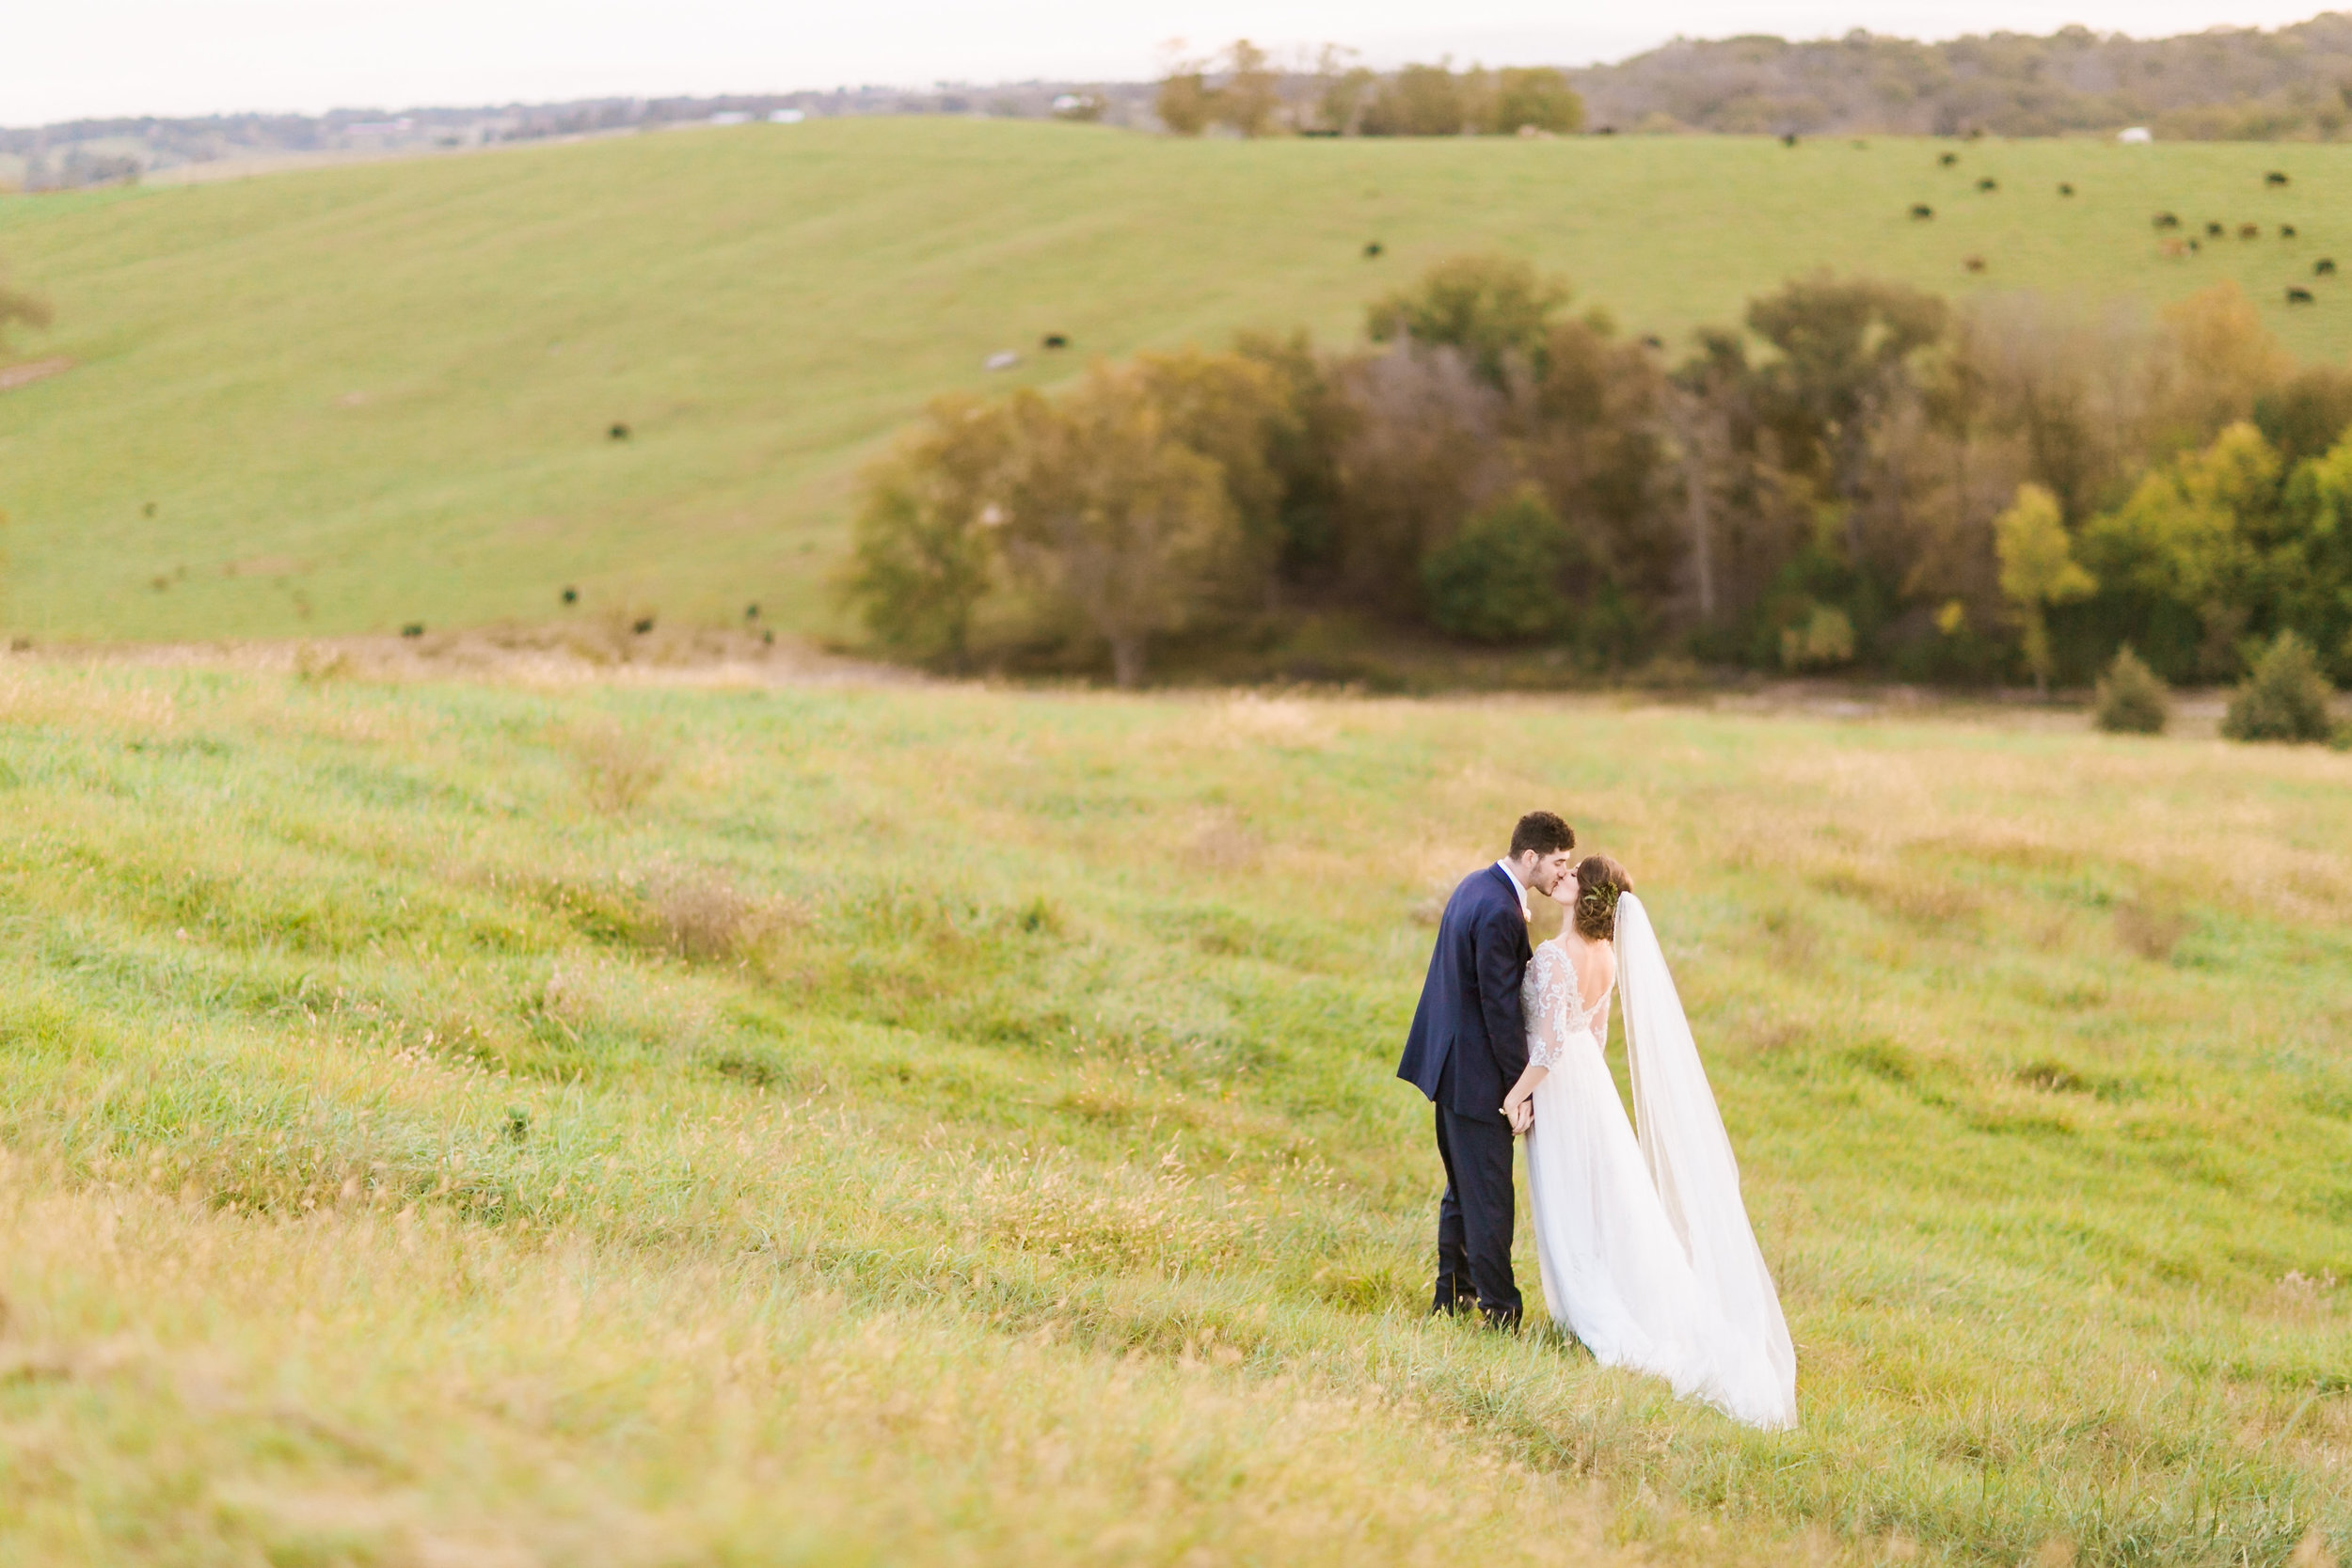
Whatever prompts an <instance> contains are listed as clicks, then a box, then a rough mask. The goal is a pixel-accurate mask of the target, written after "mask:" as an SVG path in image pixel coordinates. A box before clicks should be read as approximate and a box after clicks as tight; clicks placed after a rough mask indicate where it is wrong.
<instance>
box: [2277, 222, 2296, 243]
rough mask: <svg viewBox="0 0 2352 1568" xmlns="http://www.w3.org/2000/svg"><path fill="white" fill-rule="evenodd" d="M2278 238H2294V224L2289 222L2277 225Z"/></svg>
mask: <svg viewBox="0 0 2352 1568" xmlns="http://www.w3.org/2000/svg"><path fill="white" fill-rule="evenodd" d="M2279 238H2280V239H2282V240H2291V239H2293V238H2295V225H2293V224H2291V223H2282V224H2280V225H2279Z"/></svg>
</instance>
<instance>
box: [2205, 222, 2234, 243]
mask: <svg viewBox="0 0 2352 1568" xmlns="http://www.w3.org/2000/svg"><path fill="white" fill-rule="evenodd" d="M2228 232H2229V230H2226V229H2224V228H2222V227H2221V225H2219V224H2217V223H2215V222H2213V221H2212V220H2211V219H2207V220H2206V223H2205V238H2207V239H2209V240H2217V239H2219V238H2221V236H2222V235H2224V234H2226V233H2228Z"/></svg>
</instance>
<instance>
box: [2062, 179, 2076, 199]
mask: <svg viewBox="0 0 2352 1568" xmlns="http://www.w3.org/2000/svg"><path fill="white" fill-rule="evenodd" d="M2058 195H2060V196H2073V195H2074V186H2073V185H2071V184H2069V183H2068V182H2065V181H2063V180H2061V181H2059V182H2058Z"/></svg>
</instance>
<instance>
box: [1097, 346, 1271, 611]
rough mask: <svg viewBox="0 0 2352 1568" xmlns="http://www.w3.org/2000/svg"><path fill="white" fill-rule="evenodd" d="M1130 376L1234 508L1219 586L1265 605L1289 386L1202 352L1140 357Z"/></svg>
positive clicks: (1239, 358) (1241, 361) (1247, 364)
mask: <svg viewBox="0 0 2352 1568" xmlns="http://www.w3.org/2000/svg"><path fill="white" fill-rule="evenodd" d="M1133 371H1134V373H1135V375H1136V385H1137V388H1138V390H1139V392H1140V395H1141V396H1143V397H1144V398H1146V399H1147V400H1149V402H1150V403H1151V404H1152V407H1153V409H1154V410H1155V411H1156V413H1157V417H1158V418H1159V420H1161V422H1162V426H1163V428H1164V429H1165V431H1166V433H1167V436H1168V439H1170V440H1172V441H1175V442H1177V443H1179V444H1181V445H1183V446H1184V447H1186V448H1188V449H1190V450H1191V451H1196V452H1198V453H1200V455H1201V456H1203V457H1205V458H1208V459H1209V460H1210V461H1211V462H1213V463H1215V464H1216V468H1217V474H1218V477H1219V480H1220V482H1221V483H1222V484H1223V485H1224V488H1225V494H1226V498H1227V499H1228V500H1230V501H1231V502H1232V512H1233V521H1234V525H1235V527H1236V529H1237V530H1238V532H1237V535H1236V539H1235V546H1236V547H1235V548H1234V550H1233V552H1232V556H1231V558H1230V559H1229V560H1228V561H1227V562H1226V563H1225V567H1224V570H1223V572H1222V574H1221V578H1220V583H1219V587H1220V588H1221V589H1222V590H1223V591H1224V592H1225V594H1228V595H1231V596H1232V597H1234V598H1235V599H1237V600H1240V601H1245V602H1246V601H1256V600H1262V599H1263V600H1270V599H1271V598H1272V597H1273V596H1274V594H1275V590H1276V583H1277V578H1276V573H1277V572H1278V570H1279V567H1280V563H1281V561H1282V557H1283V554H1284V542H1283V537H1282V534H1283V518H1282V503H1283V499H1284V483H1283V476H1282V475H1281V474H1280V473H1279V471H1278V470H1277V469H1276V467H1275V466H1274V454H1275V451H1276V449H1277V448H1278V446H1280V445H1282V444H1283V443H1285V442H1286V441H1287V440H1288V439H1289V438H1291V437H1292V436H1293V434H1294V432H1293V426H1294V424H1295V420H1296V415H1295V411H1294V409H1293V407H1292V404H1291V400H1290V396H1289V393H1290V390H1291V389H1290V388H1289V387H1288V386H1286V385H1285V383H1284V382H1283V380H1282V379H1281V378H1280V377H1279V375H1277V374H1276V372H1275V371H1274V370H1273V368H1272V367H1270V366H1268V365H1266V364H1264V363H1263V362H1262V361H1260V360H1256V359H1252V358H1249V357H1248V356H1243V355H1240V354H1207V353H1203V352H1201V351H1200V350H1199V349H1184V350H1181V351H1179V352H1177V353H1173V354H1143V355H1137V356H1136V359H1135V362H1134V366H1133Z"/></svg>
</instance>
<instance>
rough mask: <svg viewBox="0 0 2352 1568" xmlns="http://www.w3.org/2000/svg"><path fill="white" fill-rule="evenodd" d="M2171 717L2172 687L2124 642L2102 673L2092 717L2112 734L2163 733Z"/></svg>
mask: <svg viewBox="0 0 2352 1568" xmlns="http://www.w3.org/2000/svg"><path fill="white" fill-rule="evenodd" d="M2171 719H2172V690H2171V688H2169V687H2168V686H2166V685H2165V684H2164V677H2163V676H2161V675H2159V674H2157V673H2155V672H2154V671H2153V670H2151V669H2149V668H2148V666H2147V665H2146V664H2145V663H2143V662H2142V661H2141V659H2140V657H2139V656H2138V655H2137V654H2136V653H2134V652H2132V645H2131V644H2130V643H2128V642H2126V643H2124V644H2123V646H2122V647H2121V648H2118V649H2117V650H2116V651H2115V662H2114V663H2112V664H2110V665H2108V666H2107V673H2106V674H2104V675H2101V676H2100V677H2099V690H2098V702H2097V704H2096V705H2095V706H2094V708H2093V721H2094V722H2096V723H2097V724H2098V726H2099V727H2100V728H2101V729H2103V730H2106V731H2107V732H2108V733H2109V734H2111V735H2162V734H2163V733H2164V727H2165V725H2166V724H2168V723H2169V722H2170V721H2171Z"/></svg>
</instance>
